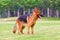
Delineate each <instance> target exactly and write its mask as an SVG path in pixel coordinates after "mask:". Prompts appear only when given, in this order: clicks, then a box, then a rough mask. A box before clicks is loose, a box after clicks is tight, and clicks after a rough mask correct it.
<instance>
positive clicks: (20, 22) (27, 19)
mask: <svg viewBox="0 0 60 40" xmlns="http://www.w3.org/2000/svg"><path fill="white" fill-rule="evenodd" d="M41 17H43V15H42V14H41V12H40V10H39V9H38V8H37V7H35V8H34V11H33V12H32V13H31V14H26V15H23V16H20V17H19V18H18V19H17V20H16V24H15V26H14V28H13V33H15V32H16V30H18V34H19V35H20V34H23V29H24V28H25V25H24V24H27V28H28V34H30V28H31V33H32V34H33V33H34V25H35V23H36V21H37V19H38V18H41Z"/></svg>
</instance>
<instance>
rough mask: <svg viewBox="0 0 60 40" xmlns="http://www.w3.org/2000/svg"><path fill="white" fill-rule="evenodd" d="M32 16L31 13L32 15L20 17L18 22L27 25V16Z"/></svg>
mask: <svg viewBox="0 0 60 40" xmlns="http://www.w3.org/2000/svg"><path fill="white" fill-rule="evenodd" d="M30 15H31V13H30V14H26V15H23V16H20V17H19V18H18V20H20V21H23V22H25V23H27V16H30Z"/></svg>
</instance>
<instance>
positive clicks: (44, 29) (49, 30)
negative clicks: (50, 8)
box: [0, 20, 60, 40]
mask: <svg viewBox="0 0 60 40" xmlns="http://www.w3.org/2000/svg"><path fill="white" fill-rule="evenodd" d="M14 24H15V22H11V21H10V22H0V40H60V21H58V20H56V21H55V20H54V21H48V20H47V21H45V20H43V21H42V20H40V21H39V20H38V21H37V23H36V25H35V28H34V35H31V34H30V35H28V34H27V27H26V28H25V29H24V34H22V35H18V33H17V32H16V34H13V33H12V30H13V26H14Z"/></svg>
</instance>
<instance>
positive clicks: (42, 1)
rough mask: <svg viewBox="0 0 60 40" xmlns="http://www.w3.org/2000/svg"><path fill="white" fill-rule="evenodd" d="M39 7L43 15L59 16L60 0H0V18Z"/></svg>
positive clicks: (29, 11) (23, 13)
mask: <svg viewBox="0 0 60 40" xmlns="http://www.w3.org/2000/svg"><path fill="white" fill-rule="evenodd" d="M34 7H39V9H40V10H41V12H42V14H44V16H45V17H55V18H59V17H60V0H0V18H9V17H19V16H21V15H25V14H28V13H32V11H33V8H34Z"/></svg>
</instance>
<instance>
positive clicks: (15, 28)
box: [13, 24, 17, 34]
mask: <svg viewBox="0 0 60 40" xmlns="http://www.w3.org/2000/svg"><path fill="white" fill-rule="evenodd" d="M16 31H17V24H15V25H14V27H13V33H14V34H15V33H16Z"/></svg>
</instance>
